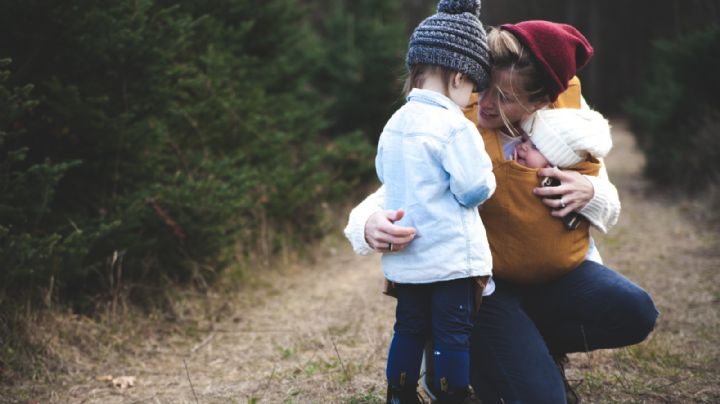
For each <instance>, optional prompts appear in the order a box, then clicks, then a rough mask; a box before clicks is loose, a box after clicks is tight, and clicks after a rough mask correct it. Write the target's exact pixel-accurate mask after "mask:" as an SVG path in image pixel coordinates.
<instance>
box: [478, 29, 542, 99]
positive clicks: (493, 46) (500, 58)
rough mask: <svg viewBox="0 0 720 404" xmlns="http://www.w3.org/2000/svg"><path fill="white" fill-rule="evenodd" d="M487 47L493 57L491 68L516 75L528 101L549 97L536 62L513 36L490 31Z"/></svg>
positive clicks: (496, 30)
mask: <svg viewBox="0 0 720 404" xmlns="http://www.w3.org/2000/svg"><path fill="white" fill-rule="evenodd" d="M488 45H489V47H490V54H491V55H492V57H493V68H494V69H503V70H507V71H509V72H510V73H512V74H513V76H514V75H515V74H516V73H517V74H518V75H519V76H520V78H521V81H520V82H522V83H524V88H523V90H524V91H525V92H526V93H527V95H528V97H529V100H530V101H539V100H541V99H542V98H543V97H546V96H548V95H549V94H548V91H547V89H545V87H544V85H543V76H542V74H543V73H542V71H541V69H540V68H539V67H538V66H537V63H538V62H537V60H535V57H534V56H533V55H532V53H530V52H529V51H528V50H527V49H526V48H525V46H524V45H523V44H521V43H520V41H519V40H518V39H517V38H516V37H515V35H513V34H512V33H510V32H509V31H506V30H501V29H492V30H491V31H490V33H489V34H488ZM513 82H515V81H513Z"/></svg>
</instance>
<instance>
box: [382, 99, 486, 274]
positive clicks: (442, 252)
mask: <svg viewBox="0 0 720 404" xmlns="http://www.w3.org/2000/svg"><path fill="white" fill-rule="evenodd" d="M375 168H376V170H377V174H378V177H379V178H380V181H381V182H382V183H383V184H384V185H385V189H386V197H385V208H386V209H400V208H403V209H405V216H404V217H403V218H402V220H400V221H398V222H397V223H396V224H399V225H402V226H411V227H414V228H415V229H416V230H417V233H416V236H415V240H414V241H413V242H412V243H410V244H409V245H408V247H407V248H405V249H404V250H403V251H401V252H397V253H386V254H384V255H383V258H382V263H383V270H384V272H385V276H386V277H387V278H388V279H389V280H391V281H393V282H398V283H431V282H438V281H446V280H452V279H458V278H467V277H472V276H481V275H490V274H491V272H492V258H491V255H490V247H489V245H488V241H487V236H486V234H485V227H484V226H483V224H482V222H481V220H480V215H479V214H478V210H477V207H478V205H480V204H481V203H483V202H484V201H486V200H487V199H488V198H490V196H491V195H492V193H493V192H494V191H495V176H494V175H493V173H492V162H491V161H490V157H489V156H488V154H487V152H485V145H484V144H483V141H482V137H481V136H480V133H479V132H478V130H477V128H476V127H475V125H473V123H472V122H470V121H469V120H468V119H466V118H465V116H464V115H463V112H462V110H461V109H460V108H459V107H458V106H457V105H456V104H455V103H454V102H453V101H452V100H450V99H449V98H447V97H445V96H444V95H442V94H440V93H437V92H434V91H430V90H420V89H413V90H412V92H410V95H409V96H408V98H407V103H406V104H405V105H404V106H403V107H402V108H400V109H399V110H398V111H397V112H395V114H394V115H393V116H392V117H391V118H390V120H389V121H388V123H387V124H386V125H385V128H384V129H383V132H382V135H381V136H380V142H379V144H378V152H377V156H376V158H375Z"/></svg>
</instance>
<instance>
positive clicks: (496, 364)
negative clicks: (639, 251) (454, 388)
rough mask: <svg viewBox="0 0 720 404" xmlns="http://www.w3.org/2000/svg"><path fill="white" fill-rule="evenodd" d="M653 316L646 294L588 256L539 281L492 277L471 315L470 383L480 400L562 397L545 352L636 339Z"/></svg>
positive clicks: (558, 400) (587, 348)
mask: <svg viewBox="0 0 720 404" xmlns="http://www.w3.org/2000/svg"><path fill="white" fill-rule="evenodd" d="M658 314H659V313H658V311H657V309H656V308H655V305H654V304H653V301H652V299H651V298H650V296H649V295H648V294H647V292H645V291H644V290H642V289H641V288H640V287H638V286H637V285H635V284H634V283H632V282H630V281H629V280H628V279H627V278H625V277H623V276H622V275H620V274H618V273H617V272H614V271H612V270H610V269H608V268H606V267H604V266H602V265H600V264H597V263H595V262H593V261H585V262H583V263H582V264H581V265H580V266H579V267H578V268H576V269H575V270H573V271H572V272H570V273H568V274H566V275H564V276H563V277H561V278H559V279H557V280H555V281H552V282H549V283H546V284H542V285H517V284H513V283H508V282H503V281H502V280H496V289H495V293H493V294H492V295H491V296H488V297H485V298H484V299H483V302H482V306H480V311H479V312H478V313H477V315H476V316H475V318H474V327H473V333H472V337H471V348H470V355H471V359H470V360H471V365H470V367H471V372H470V380H471V383H472V385H473V388H474V389H475V391H476V392H477V394H478V395H479V397H480V398H481V399H482V401H483V403H499V402H501V399H502V400H503V402H504V403H553V404H554V403H564V402H565V390H564V385H563V381H562V378H561V376H560V374H559V372H558V370H557V367H556V365H555V363H554V361H553V358H552V356H553V355H562V354H566V353H571V352H584V351H591V350H594V349H600V348H617V347H623V346H628V345H632V344H636V343H639V342H641V341H643V340H644V339H645V338H646V337H647V336H648V335H649V333H650V332H651V331H652V330H653V328H654V326H655V320H656V319H657V316H658Z"/></svg>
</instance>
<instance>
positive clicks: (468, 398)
mask: <svg viewBox="0 0 720 404" xmlns="http://www.w3.org/2000/svg"><path fill="white" fill-rule="evenodd" d="M437 402H438V404H481V403H482V402H481V401H480V399H479V398H477V397H475V392H473V389H472V387H470V386H468V387H467V388H465V389H462V390H456V391H451V392H441V393H440V394H439V395H438V401H437Z"/></svg>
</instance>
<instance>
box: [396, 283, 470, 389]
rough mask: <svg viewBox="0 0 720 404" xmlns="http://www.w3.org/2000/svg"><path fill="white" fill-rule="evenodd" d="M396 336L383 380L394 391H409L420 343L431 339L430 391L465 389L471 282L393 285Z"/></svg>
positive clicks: (414, 379) (414, 380) (415, 375)
mask: <svg viewBox="0 0 720 404" xmlns="http://www.w3.org/2000/svg"><path fill="white" fill-rule="evenodd" d="M396 291H397V298H398V301H397V308H396V310H395V327H394V328H395V335H394V336H393V340H392V342H391V343H390V352H389V353H388V364H387V370H386V373H387V378H388V382H389V383H390V384H391V385H392V386H393V387H395V388H403V389H406V388H407V389H411V390H414V389H415V386H416V384H417V380H418V373H419V371H420V362H421V360H422V354H423V348H424V346H425V341H427V339H428V338H430V337H431V336H432V338H433V339H434V347H433V360H434V364H435V380H434V381H433V382H434V384H435V387H436V388H438V389H440V388H441V387H442V383H443V382H441V379H444V383H445V388H446V389H447V391H449V392H450V391H455V390H460V389H464V388H467V386H468V384H469V383H470V380H469V377H470V353H469V351H470V335H471V332H472V328H473V323H472V315H473V312H474V295H475V293H474V291H475V283H474V282H473V280H472V279H470V278H464V279H455V280H451V281H444V282H435V283H429V284H419V285H409V284H397V285H396Z"/></svg>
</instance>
